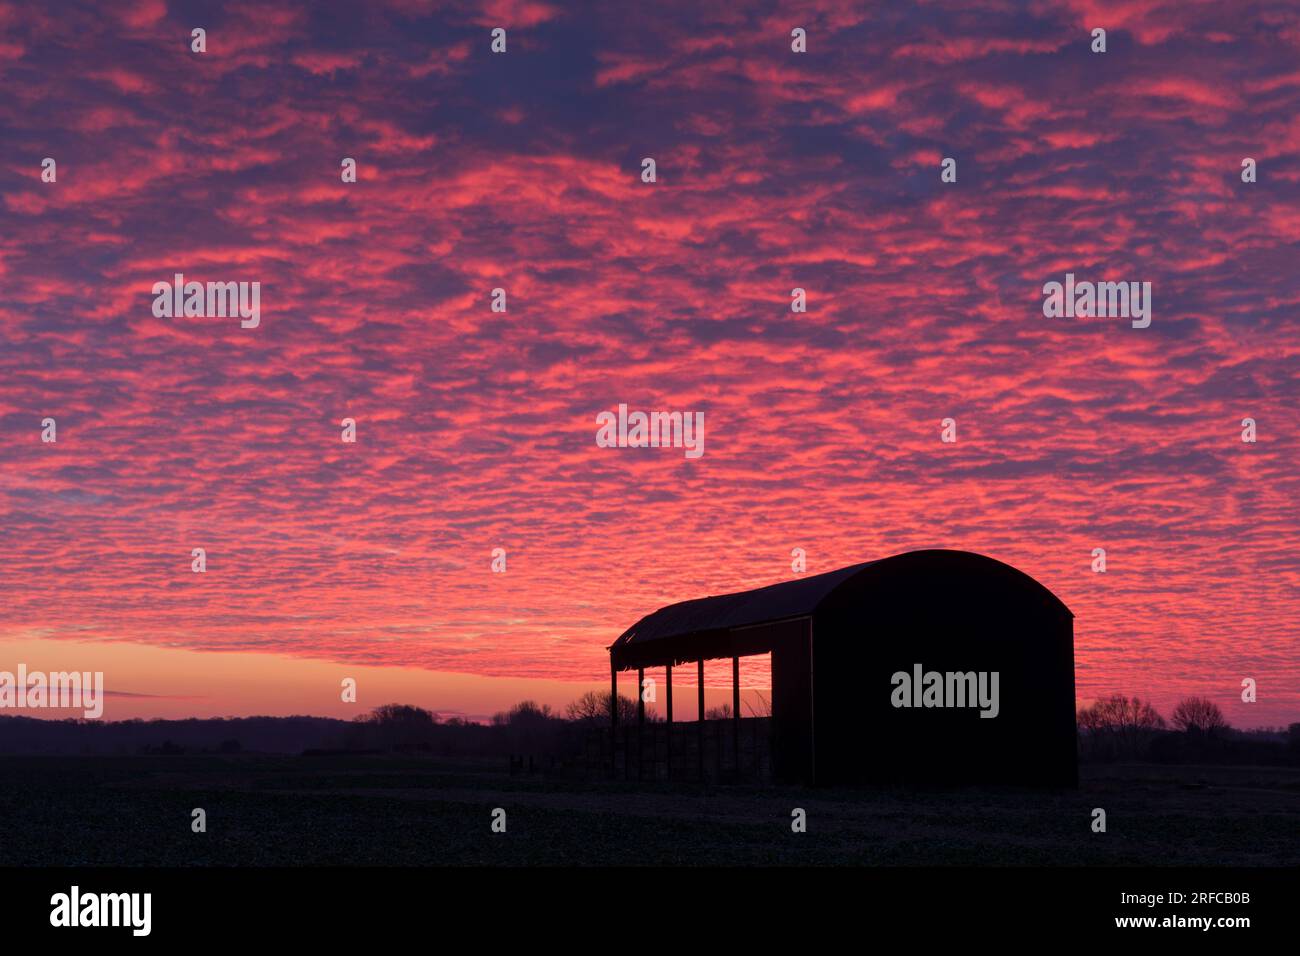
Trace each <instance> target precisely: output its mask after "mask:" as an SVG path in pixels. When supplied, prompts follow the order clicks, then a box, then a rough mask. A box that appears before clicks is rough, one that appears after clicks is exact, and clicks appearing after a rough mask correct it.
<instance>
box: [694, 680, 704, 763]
mask: <svg viewBox="0 0 1300 956" xmlns="http://www.w3.org/2000/svg"><path fill="white" fill-rule="evenodd" d="M699 681H700V689H699V702H700V715H699V717H698V718H697V720H696V724H697V725H698V726H699V729H700V781H701V782H703V781H704V658H702V657H701V658H700V671H699Z"/></svg>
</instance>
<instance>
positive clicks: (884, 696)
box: [812, 559, 1078, 788]
mask: <svg viewBox="0 0 1300 956" xmlns="http://www.w3.org/2000/svg"><path fill="white" fill-rule="evenodd" d="M982 560H986V561H987V560H988V559H982ZM988 563H989V565H990V567H988V568H984V567H979V566H978V565H977V564H972V563H971V562H968V561H965V560H964V559H963V560H959V561H954V562H952V563H951V565H949V566H945V563H944V562H940V563H939V564H938V565H936V564H934V563H931V564H930V565H928V566H924V567H922V566H919V565H918V566H917V567H914V568H907V567H900V568H898V569H897V570H892V569H891V571H890V573H885V574H878V575H874V576H873V577H874V580H871V581H868V582H863V583H862V585H861V586H856V585H846V586H845V588H844V593H842V594H836V595H835V596H834V598H833V599H832V600H829V601H827V602H826V604H825V605H824V606H823V608H822V609H820V610H819V612H818V613H817V615H816V616H815V617H814V620H813V633H814V635H815V637H814V640H813V644H812V648H813V650H812V672H813V682H812V696H813V701H814V704H813V726H814V728H815V736H814V741H813V747H814V751H815V754H816V772H815V775H814V777H813V779H814V781H815V782H816V783H819V784H836V783H919V784H940V785H943V784H990V785H1018V786H1031V787H1053V788H1056V787H1074V786H1076V785H1077V783H1078V763H1077V743H1076V732H1075V718H1074V639H1073V633H1074V628H1073V618H1072V617H1071V616H1070V614H1069V612H1068V610H1065V608H1064V606H1063V605H1061V604H1060V603H1059V602H1057V601H1055V599H1054V598H1052V599H1051V600H1044V594H1046V593H1047V592H1045V590H1044V589H1042V588H1041V587H1040V586H1038V585H1037V584H1036V583H1035V582H1032V581H1031V580H1030V579H1028V578H1023V575H1021V576H1019V577H1016V576H1015V575H1019V572H1014V573H1013V574H1006V573H1003V572H1002V571H1001V568H1004V567H1005V566H1004V565H998V564H997V563H996V562H992V561H989V562H988ZM1006 570H1007V571H1012V569H1010V568H1007V569H1006ZM1021 578H1023V580H1021ZM1026 582H1028V585H1027V584H1026ZM918 665H919V666H920V668H921V674H922V680H921V687H922V691H916V690H914V689H913V690H912V693H911V694H908V695H907V696H906V697H905V700H906V702H907V703H910V704H916V703H918V699H917V697H916V695H917V694H919V693H922V692H923V689H924V686H925V681H926V677H925V675H927V674H929V673H939V674H941V675H944V677H945V680H944V687H943V690H944V693H943V695H942V699H943V703H944V704H947V705H952V704H956V703H962V702H961V701H959V700H957V699H955V698H956V695H955V694H954V695H953V697H952V698H950V697H949V694H948V691H949V690H952V691H956V690H957V689H958V687H959V686H960V688H961V689H963V690H964V689H965V687H966V683H965V681H962V680H960V679H954V680H953V681H951V682H950V681H948V680H947V674H949V673H950V672H951V673H953V674H967V673H974V674H976V675H980V674H982V675H985V681H984V685H983V686H984V689H985V691H986V692H987V693H986V700H987V703H986V704H985V705H984V706H980V705H979V704H978V702H971V701H967V702H965V703H967V704H968V706H924V703H925V700H924V699H921V700H920V701H919V702H920V703H921V704H922V706H905V707H898V706H895V703H896V701H897V700H898V695H902V694H903V693H904V691H905V690H907V689H908V688H907V686H906V685H904V686H903V687H901V688H900V687H899V686H898V685H897V684H896V683H895V682H894V680H893V676H894V675H895V674H896V673H903V674H906V675H908V678H909V681H908V683H915V674H916V668H917V666H918ZM994 673H996V674H997V675H998V677H997V685H996V708H997V711H996V716H988V717H981V716H980V713H981V711H984V712H990V713H991V711H992V701H991V700H989V698H991V697H992V691H993V684H992V675H993V674H994ZM931 702H933V695H932V696H931ZM971 703H974V704H975V706H969V704H971Z"/></svg>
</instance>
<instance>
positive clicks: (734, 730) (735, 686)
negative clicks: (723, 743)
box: [731, 657, 740, 777]
mask: <svg viewBox="0 0 1300 956" xmlns="http://www.w3.org/2000/svg"><path fill="white" fill-rule="evenodd" d="M731 712H732V713H731V748H732V750H733V751H735V754H736V776H737V777H739V776H740V658H739V657H732V658H731Z"/></svg>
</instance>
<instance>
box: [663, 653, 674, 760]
mask: <svg viewBox="0 0 1300 956" xmlns="http://www.w3.org/2000/svg"><path fill="white" fill-rule="evenodd" d="M664 690H665V692H666V693H667V694H668V755H667V756H668V779H669V780H671V779H672V778H673V665H672V664H669V665H667V666H666V667H665V668H664Z"/></svg>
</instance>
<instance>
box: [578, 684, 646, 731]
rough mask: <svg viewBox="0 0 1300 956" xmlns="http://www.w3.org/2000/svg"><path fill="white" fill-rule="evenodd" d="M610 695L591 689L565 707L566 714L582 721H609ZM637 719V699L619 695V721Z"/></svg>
mask: <svg viewBox="0 0 1300 956" xmlns="http://www.w3.org/2000/svg"><path fill="white" fill-rule="evenodd" d="M609 702H610V695H609V694H602V693H599V692H598V691H594V690H589V691H587V693H585V694H583V695H582V696H581V697H579V698H578V699H577V700H575V701H573V703H571V704H569V706H567V707H565V708H564V716H565V717H567V718H568V719H569V720H575V721H579V722H582V723H606V724H607V723H609ZM634 720H636V701H635V700H633V699H632V698H630V697H624V696H623V695H622V694H619V695H618V722H619V723H620V724H624V723H631V722H632V721H634Z"/></svg>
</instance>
